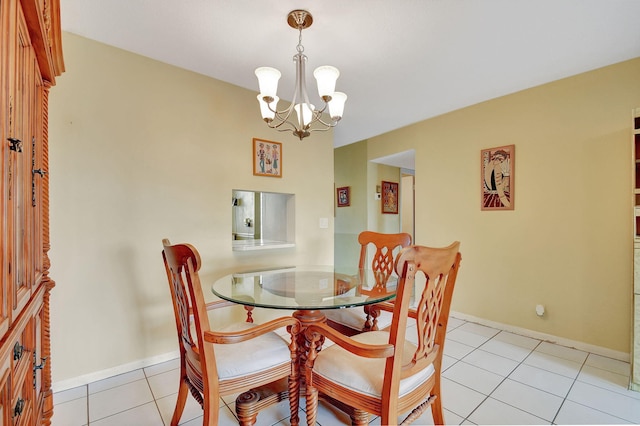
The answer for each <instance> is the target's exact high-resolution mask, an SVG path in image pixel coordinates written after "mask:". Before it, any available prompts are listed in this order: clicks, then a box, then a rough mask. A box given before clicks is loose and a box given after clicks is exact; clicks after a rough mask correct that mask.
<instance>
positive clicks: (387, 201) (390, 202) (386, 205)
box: [382, 181, 398, 214]
mask: <svg viewBox="0 0 640 426" xmlns="http://www.w3.org/2000/svg"><path fill="white" fill-rule="evenodd" d="M382 213H390V214H398V183H397V182H385V181H382Z"/></svg>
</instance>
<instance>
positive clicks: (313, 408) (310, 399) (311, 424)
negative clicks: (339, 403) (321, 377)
mask: <svg viewBox="0 0 640 426" xmlns="http://www.w3.org/2000/svg"><path fill="white" fill-rule="evenodd" d="M306 396H307V401H306V402H307V404H306V406H307V425H308V426H315V424H316V417H317V415H318V390H317V389H316V388H314V387H311V386H309V385H307V389H306Z"/></svg>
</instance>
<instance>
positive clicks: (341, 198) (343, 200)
mask: <svg viewBox="0 0 640 426" xmlns="http://www.w3.org/2000/svg"><path fill="white" fill-rule="evenodd" d="M336 197H337V200H338V207H348V206H350V205H351V194H350V187H348V186H343V187H340V188H337V189H336Z"/></svg>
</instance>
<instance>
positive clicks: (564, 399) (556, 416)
mask: <svg viewBox="0 0 640 426" xmlns="http://www.w3.org/2000/svg"><path fill="white" fill-rule="evenodd" d="M588 358H589V354H587V356H586V357H585V359H584V361H583V362H582V365H581V366H580V370H578V374H576V377H575V378H574V379H573V381H572V382H571V386H569V389H568V390H567V394H566V395H565V396H564V398H562V402H561V403H560V406H559V407H558V411H556V415H555V416H553V420H552V422H551V423H552V424H556V419H557V418H558V416H559V415H560V411H561V410H562V407H563V406H564V404H565V403H566V402H567V397H568V396H569V393H571V389H573V387H574V386H575V384H576V382H577V381H578V377H579V376H580V372H581V371H582V369H583V368H584V366H585V364H586V362H587V359H588Z"/></svg>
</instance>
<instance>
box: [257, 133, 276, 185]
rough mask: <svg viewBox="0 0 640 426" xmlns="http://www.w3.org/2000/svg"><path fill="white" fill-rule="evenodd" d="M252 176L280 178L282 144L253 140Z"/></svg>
mask: <svg viewBox="0 0 640 426" xmlns="http://www.w3.org/2000/svg"><path fill="white" fill-rule="evenodd" d="M253 174H254V175H255V176H270V177H279V178H281V177H282V144H281V143H280V142H273V141H267V140H264V139H258V138H253Z"/></svg>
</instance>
